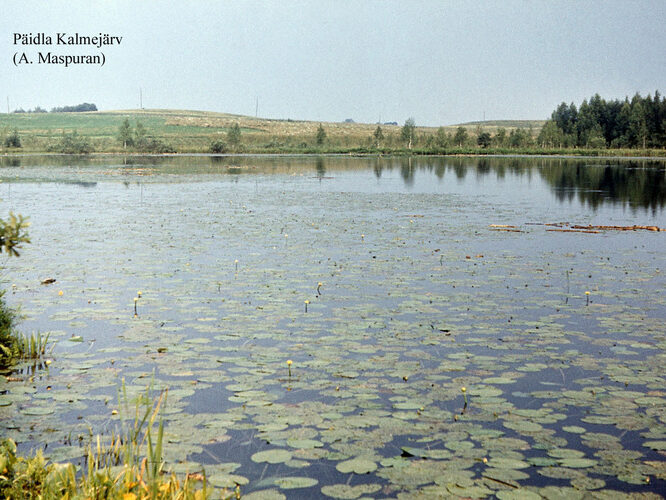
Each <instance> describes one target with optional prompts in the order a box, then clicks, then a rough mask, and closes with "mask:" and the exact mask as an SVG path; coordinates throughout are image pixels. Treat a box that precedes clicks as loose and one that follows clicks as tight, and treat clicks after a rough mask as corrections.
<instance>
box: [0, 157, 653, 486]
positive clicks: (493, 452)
mask: <svg viewBox="0 0 666 500" xmlns="http://www.w3.org/2000/svg"><path fill="white" fill-rule="evenodd" d="M204 160H206V159H204ZM204 160H201V159H197V158H190V159H188V160H187V161H185V160H183V159H180V160H178V161H181V162H182V165H179V166H178V167H177V168H176V167H174V166H173V165H172V164H171V163H169V162H165V163H158V164H157V165H156V166H155V168H154V171H153V175H152V176H151V177H150V178H145V177H144V178H142V183H143V184H142V186H143V188H142V190H143V194H142V197H141V193H140V190H139V186H138V185H135V184H134V183H133V181H132V176H131V175H129V176H127V179H128V185H127V186H125V185H123V184H122V183H119V182H117V177H113V176H112V177H109V176H106V175H105V173H104V172H105V169H106V167H102V166H101V165H100V164H99V163H97V164H93V165H91V166H79V167H77V168H76V169H72V168H66V167H57V166H56V167H54V168H55V169H48V168H43V167H35V168H36V170H31V169H32V167H31V168H25V169H20V170H21V171H22V172H16V169H13V170H11V172H10V173H7V172H5V170H7V169H5V170H2V169H1V168H0V174H6V175H11V176H12V179H13V180H14V181H13V182H14V185H13V187H12V192H13V193H18V192H20V193H21V200H22V203H26V208H25V209H24V208H22V211H25V212H26V213H27V212H29V213H30V215H31V219H32V220H33V227H34V231H35V240H36V241H39V242H40V245H42V246H43V248H40V251H39V252H31V251H29V252H26V253H25V254H24V255H23V256H22V261H21V263H20V264H21V266H20V267H10V268H8V269H7V273H8V274H10V275H11V276H12V281H14V282H15V284H16V285H17V286H16V287H15V288H13V289H12V294H8V299H9V300H10V301H11V302H13V303H16V304H18V303H20V304H21V305H22V306H23V312H24V314H25V315H26V319H25V321H24V323H23V325H22V328H26V329H28V331H44V332H49V335H50V339H53V340H56V341H58V342H57V344H56V345H55V347H54V349H53V352H52V353H51V354H49V360H52V363H51V364H50V365H49V368H48V375H47V374H46V372H44V371H42V372H40V371H32V368H31V366H30V365H29V364H25V365H21V366H20V367H18V371H17V372H16V373H13V374H10V375H9V377H10V379H7V378H0V416H1V417H2V421H3V429H4V430H5V433H6V434H7V435H8V436H11V437H13V438H14V439H17V441H19V446H20V447H21V446H23V447H25V448H26V449H29V448H30V447H33V446H37V445H38V443H39V444H41V445H44V444H47V445H48V447H47V449H48V450H51V449H54V450H57V449H61V448H62V449H63V450H62V451H59V452H58V453H57V454H56V455H55V456H56V457H57V458H58V459H59V460H64V461H71V462H76V460H77V459H79V458H80V457H77V456H76V455H77V452H76V447H77V443H78V440H79V437H82V439H84V440H85V439H86V436H88V435H89V432H90V429H92V430H93V432H94V433H102V434H104V433H105V432H107V433H108V432H109V431H110V428H111V425H110V424H111V423H112V422H115V421H116V420H115V419H117V418H119V415H118V414H117V413H116V414H114V413H113V411H114V410H117V409H116V408H114V407H113V404H112V401H113V399H114V397H113V396H114V394H115V387H116V386H117V385H118V384H119V383H120V380H121V379H122V378H123V377H124V378H125V379H126V381H127V384H126V388H127V392H128V396H130V397H133V396H136V395H138V394H140V393H141V391H142V388H143V387H145V385H146V383H147V381H148V380H150V378H151V377H153V376H154V379H155V384H156V387H157V388H164V387H167V386H168V387H169V402H168V405H167V406H166V407H164V409H163V418H164V422H165V431H164V440H165V442H166V441H168V444H169V445H168V446H165V450H164V459H165V463H166V465H167V466H168V467H172V468H173V469H172V470H181V468H182V471H183V472H184V473H186V472H197V471H199V470H200V469H197V468H196V467H195V466H202V467H205V469H206V474H207V477H209V480H210V481H211V483H212V484H215V485H219V486H227V487H230V488H231V487H233V485H235V484H244V483H245V482H247V484H246V485H245V486H244V488H243V493H244V496H246V495H252V494H253V491H254V490H256V491H254V494H255V496H259V497H261V495H272V496H274V497H276V498H283V497H285V496H286V497H291V496H293V495H301V496H302V497H311V498H312V497H318V496H322V495H328V496H330V497H333V498H360V497H362V496H364V495H365V496H376V495H379V494H381V495H384V492H385V494H386V496H393V497H401V496H402V497H404V498H414V497H417V496H418V495H422V496H424V497H428V496H430V497H433V496H437V495H443V496H446V495H462V496H470V497H473V496H482V495H486V496H491V495H495V496H497V497H502V496H506V497H507V498H508V497H509V495H514V496H516V495H523V496H526V495H534V494H539V495H542V496H544V497H548V496H549V495H550V496H551V497H556V496H557V495H567V496H568V497H575V495H576V494H578V493H580V492H583V491H590V492H597V493H598V494H599V495H607V496H612V495H613V494H615V493H618V492H621V491H622V489H623V488H633V491H636V492H643V493H649V492H656V491H660V488H662V487H663V484H664V483H663V481H664V472H663V465H662V464H663V452H664V448H663V446H664V445H663V442H664V441H666V427H665V426H666V422H665V421H664V418H663V413H664V408H665V407H666V394H664V391H663V388H664V387H665V386H666V379H665V377H664V373H663V356H664V352H665V349H666V337H664V331H663V320H664V315H665V312H666V302H665V298H664V295H663V293H661V290H663V289H664V283H665V282H664V277H663V268H664V264H665V262H664V255H663V251H661V248H662V247H663V232H656V231H610V230H609V231H606V232H604V233H603V234H602V235H595V236H592V235H586V234H581V233H577V232H574V233H552V232H546V231H545V230H536V229H532V228H530V227H528V226H527V225H526V224H525V213H529V214H530V218H532V217H534V220H536V221H538V220H552V218H553V212H555V213H557V214H558V218H561V220H572V221H576V223H580V225H584V226H586V225H593V226H601V225H610V224H612V225H618V226H620V225H621V226H630V225H634V224H636V225H649V226H652V225H654V226H659V227H663V226H664V223H663V214H662V213H661V212H660V211H659V209H658V210H657V211H656V212H654V213H647V212H643V211H637V212H636V211H631V210H629V211H625V210H623V209H622V207H620V206H614V205H613V204H605V205H602V206H599V207H598V208H597V210H596V211H594V210H590V209H588V208H586V207H584V206H583V207H581V205H580V204H577V203H573V202H572V205H568V204H559V202H558V201H555V202H552V201H548V200H551V198H550V194H549V193H550V189H551V187H550V185H549V184H548V183H544V182H542V181H540V179H539V175H541V174H540V172H541V171H542V169H546V170H547V169H549V168H551V167H550V165H552V164H553V163H557V161H558V160H549V161H543V162H542V161H541V160H539V162H538V165H537V166H536V167H528V166H523V167H515V166H511V165H512V163H511V160H505V161H501V162H498V163H497V165H498V168H499V167H500V166H501V167H502V168H505V169H506V170H505V174H506V175H505V177H504V178H500V177H498V178H496V179H491V178H489V177H487V176H486V177H483V179H484V182H483V183H475V181H474V176H469V175H467V176H466V177H464V178H460V177H458V174H459V173H460V174H461V173H462V172H463V171H464V172H471V171H475V168H476V167H475V160H464V161H463V160H460V161H461V162H462V163H461V165H457V164H456V165H457V166H456V165H453V166H447V165H449V163H447V162H448V161H451V160H446V159H442V160H433V159H429V160H427V162H424V163H420V161H421V160H419V159H415V164H416V165H417V169H416V177H415V183H414V184H412V185H411V186H410V187H409V188H407V187H404V185H403V178H402V177H401V173H400V172H401V170H400V169H399V168H398V167H397V166H395V167H393V168H394V170H391V168H390V165H392V163H391V162H392V161H393V160H386V168H384V170H383V174H382V177H381V179H379V183H378V182H377V181H378V179H377V178H375V177H374V174H373V173H372V172H373V171H372V170H371V169H370V170H368V169H367V168H366V167H367V166H368V162H369V161H370V160H366V159H359V160H357V162H349V161H348V160H347V159H330V163H331V168H330V169H331V170H334V169H335V168H338V167H336V165H337V164H340V165H342V164H343V163H344V164H345V167H344V168H345V169H346V170H344V169H342V167H339V168H340V172H339V175H336V177H335V179H331V182H330V183H328V184H327V185H326V186H322V185H319V184H318V183H312V180H311V179H309V178H308V177H307V176H305V177H304V176H300V175H291V174H292V173H295V174H298V173H300V172H302V171H303V169H307V168H310V167H311V166H312V165H310V164H309V163H308V161H307V160H300V159H294V160H293V163H289V162H290V161H292V160H285V159H257V160H250V159H248V161H256V162H257V163H262V162H263V163H264V167H265V169H266V170H264V171H263V172H262V170H261V168H259V169H256V170H255V169H252V170H248V171H247V173H243V174H236V175H235V176H234V180H233V181H232V180H231V179H230V177H229V175H228V174H223V173H221V171H220V170H219V169H217V170H216V171H215V173H211V172H210V171H209V169H208V170H207V169H206V168H202V165H201V162H202V161H204ZM94 161H96V160H94ZM174 161H176V160H174ZM326 161H327V162H329V160H328V159H327V160H326ZM456 161H458V160H456ZM382 162H383V160H382ZM466 162H467V163H466ZM286 164H289V165H291V166H285V165H286ZM112 168H113V167H112ZM456 168H457V169H458V170H457V171H456ZM572 168H575V165H572ZM280 169H291V170H289V171H288V172H286V171H285V172H283V173H277V174H275V173H271V172H272V171H273V170H279V171H280V172H282V170H280ZM436 171H440V173H441V174H442V176H441V180H440V177H438V176H437V175H435V172H436ZM180 172H187V174H188V175H187V176H182V175H180ZM244 172H245V171H244ZM507 172H508V173H507ZM526 172H532V174H536V175H532V176H531V177H530V182H529V183H528V182H527V178H528V177H529V176H528V175H527V173H526ZM18 175H25V176H26V178H25V179H24V180H23V181H21V182H18V179H17V178H16V177H15V176H18ZM35 175H38V176H39V177H40V179H41V180H49V179H50V180H52V181H59V180H62V179H70V180H71V179H72V178H77V179H78V178H85V179H86V180H90V179H95V180H96V181H98V182H97V184H96V185H95V187H94V188H91V187H87V188H85V189H88V190H90V189H94V194H95V196H94V197H89V196H80V195H81V191H80V190H81V189H83V188H82V187H81V186H79V185H77V184H53V183H37V182H33V180H34V177H31V176H35ZM484 175H487V174H484ZM0 176H1V175H0ZM491 177H492V176H491ZM31 179H32V180H31ZM24 181H25V182H24ZM528 184H529V187H528ZM507 188H510V189H515V190H516V195H515V196H513V195H512V196H511V197H508V196H507V195H506V190H507ZM54 189H57V190H58V194H59V197H60V198H61V199H63V200H69V201H68V203H67V204H66V210H64V211H61V210H57V211H56V208H55V207H52V206H51V204H49V203H48V202H47V200H48V197H46V198H45V197H44V196H43V194H44V192H43V191H44V190H46V191H49V192H50V190H54ZM86 193H92V191H86ZM16 196H18V194H16ZM220 200H223V201H224V202H223V203H220ZM227 200H228V201H227ZM547 201H548V202H547ZM133 203H141V206H142V210H140V211H134V212H132V213H131V214H128V212H127V210H126V207H127V206H132V204H133ZM553 203H557V204H556V205H553ZM101 206H103V207H104V210H100V209H99V207H101ZM184 213H187V217H188V218H187V220H188V222H187V224H183V216H184ZM488 213H492V214H493V219H494V220H495V221H497V223H498V224H506V225H507V226H516V227H517V228H521V230H522V231H523V232H521V233H513V232H509V231H488V230H487V226H488V221H487V214H488ZM416 215H419V217H416ZM410 221H411V222H410ZM109 227H115V228H119V230H118V234H117V235H116V236H117V237H115V238H111V239H110V238H108V228H109ZM498 229H499V228H498ZM72 231H74V232H75V233H76V234H80V235H81V237H80V238H77V239H74V240H72V239H71V238H66V235H67V234H71V233H72ZM287 234H288V236H287ZM359 234H360V235H361V237H360V238H359ZM585 238H588V239H587V240H586V239H585ZM589 238H595V239H596V238H604V245H602V246H598V245H595V246H594V247H591V246H590V245H591V243H589ZM287 241H288V244H287ZM595 241H600V240H595ZM280 242H283V243H282V244H280ZM65 245H67V248H68V253H67V255H66V256H65V255H63V254H62V253H59V251H58V248H62V247H65ZM128 256H130V257H128ZM239 256H242V258H241V257H239ZM466 256H469V257H470V258H469V259H467V258H465V257H466ZM481 256H483V257H481ZM130 258H131V261H130V260H129V259H130ZM240 260H242V263H243V264H242V266H241V265H240V262H239V261H240ZM232 262H233V268H232V266H230V263H232ZM10 266H16V264H15V263H10ZM241 271H242V272H241ZM47 273H48V274H47ZM44 275H47V276H48V275H53V276H57V280H58V281H57V282H58V286H59V287H60V288H62V290H63V292H64V293H63V295H54V290H53V289H49V287H46V286H41V285H40V279H41V277H43V276H44ZM324 283H325V286H324V285H323V284H324ZM313 284H317V286H316V287H313ZM128 287H129V288H128ZM138 289H142V290H144V292H145V293H141V292H137V293H136V296H135V297H134V298H135V299H136V300H135V301H134V302H135V304H136V309H135V311H134V314H136V315H137V317H133V314H132V315H128V314H127V300H129V297H128V295H127V290H138ZM584 291H589V292H590V294H589V295H585V294H584ZM148 292H150V293H148ZM583 297H585V301H583ZM299 300H303V301H304V309H306V308H307V314H305V315H304V314H303V310H299V309H298V303H299ZM305 300H307V301H308V302H307V303H305ZM65 340H68V341H67V342H65ZM285 360H289V361H292V360H293V361H292V363H289V362H288V361H287V367H286V368H287V369H286V370H285ZM153 374H154V375H153ZM463 387H464V388H465V391H462V390H461V388H463ZM285 389H288V390H285ZM463 405H464V406H463ZM461 408H464V412H463V413H462V414H461ZM28 426H29V427H30V428H31V430H30V432H26V431H25V429H27V428H28ZM70 436H71V437H70ZM63 440H71V444H67V445H65V446H61V444H62V441H63ZM68 442H69V441H68ZM350 475H351V477H352V479H351V482H349V483H347V481H348V480H349V476H350ZM646 478H649V482H648V481H647V480H646ZM264 480H265V481H266V482H265V483H264V482H263V481H264ZM357 481H358V482H357ZM361 481H362V482H361ZM366 482H367V484H366ZM255 484H256V485H255ZM382 490H383V492H382V493H379V492H380V491H382Z"/></svg>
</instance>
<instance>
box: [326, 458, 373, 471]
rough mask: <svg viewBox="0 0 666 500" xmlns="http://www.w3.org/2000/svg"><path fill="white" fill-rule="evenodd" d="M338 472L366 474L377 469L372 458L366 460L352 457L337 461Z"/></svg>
mask: <svg viewBox="0 0 666 500" xmlns="http://www.w3.org/2000/svg"><path fill="white" fill-rule="evenodd" d="M335 468H336V469H338V471H339V472H342V473H343V474H346V473H349V472H353V473H355V474H367V473H369V472H373V471H375V470H377V463H376V462H373V461H372V460H367V459H365V458H361V457H359V458H353V459H351V460H345V461H344V462H339V463H338V464H337V465H336V466H335Z"/></svg>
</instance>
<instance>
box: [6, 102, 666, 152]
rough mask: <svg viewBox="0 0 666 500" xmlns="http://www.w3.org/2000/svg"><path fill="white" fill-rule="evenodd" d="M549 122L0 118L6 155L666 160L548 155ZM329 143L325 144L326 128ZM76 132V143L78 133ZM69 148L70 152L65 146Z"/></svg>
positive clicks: (168, 114)
mask: <svg viewBox="0 0 666 500" xmlns="http://www.w3.org/2000/svg"><path fill="white" fill-rule="evenodd" d="M125 119H128V120H129V122H130V124H131V126H132V128H133V129H135V127H136V125H137V124H139V123H140V124H141V125H143V127H144V128H145V130H146V134H147V137H149V138H150V139H155V140H156V142H155V141H154V142H153V145H155V144H156V143H157V144H159V145H161V146H164V147H162V149H159V148H153V149H143V150H141V149H139V150H137V149H136V148H131V147H130V148H127V149H126V148H123V144H122V143H121V142H120V141H119V139H118V135H119V128H120V126H121V124H122V123H123V121H124V120H125ZM544 123H545V122H544V121H543V120H493V121H485V122H468V123H464V124H460V125H449V126H443V127H418V126H417V127H416V129H415V136H414V140H413V144H412V148H411V149H408V147H407V145H406V144H405V142H404V141H403V140H402V139H401V138H400V132H401V129H402V125H381V129H382V134H383V138H382V139H381V140H379V141H377V140H376V138H375V137H374V133H375V130H376V129H377V124H374V123H373V124H370V123H346V122H344V123H343V122H315V121H299V120H277V119H266V118H255V117H250V116H243V115H233V114H227V113H214V112H209V111H184V110H160V109H150V110H149V109H143V110H119V111H104V112H85V113H11V114H0V154H15V153H41V152H69V153H72V152H97V153H134V152H137V151H138V152H177V153H208V152H210V151H211V144H212V143H214V142H216V141H221V142H223V143H225V150H224V151H225V152H229V153H315V154H321V153H352V154H574V155H575V154H588V155H603V154H613V155H617V156H636V155H639V156H663V155H664V151H663V150H659V151H650V150H646V151H638V150H626V151H619V150H614V151H612V152H611V151H608V150H605V149H601V150H588V149H585V150H581V149H570V150H563V149H554V150H544V149H542V148H540V147H539V146H538V144H536V137H537V136H538V134H539V131H540V130H541V127H542V126H543V124H544ZM235 124H238V126H239V127H240V130H241V143H240V145H239V146H238V147H233V146H232V145H230V144H228V136H227V134H228V131H229V129H230V127H232V126H233V125H235ZM320 124H321V126H322V127H323V128H324V131H325V132H326V139H325V141H324V142H323V144H317V142H316V135H317V129H318V128H319V126H320ZM459 127H464V128H465V129H466V131H467V139H466V141H465V142H464V143H463V144H458V143H456V141H454V139H453V137H454V134H455V133H456V130H457V129H458V128H459ZM500 129H504V130H505V133H506V134H505V135H506V137H507V138H508V137H509V136H510V134H511V133H512V131H520V132H521V133H522V135H523V137H524V138H525V139H524V141H523V143H522V144H520V145H518V146H516V145H514V146H513V147H512V146H510V145H509V141H508V140H505V141H504V143H498V141H497V140H496V139H493V142H492V144H491V146H490V147H489V148H485V149H484V148H481V147H480V146H478V145H477V137H478V135H479V134H480V133H482V132H488V133H490V134H491V136H493V138H495V136H496V134H497V133H498V130H500ZM14 131H17V132H18V135H19V137H20V140H21V148H13V147H8V146H7V144H6V141H5V139H6V138H8V137H9V136H10V135H11V134H12V133H13V132H14ZM74 133H75V134H76V135H75V136H74V138H72V134H74ZM77 141H78V142H84V143H85V146H86V147H85V148H83V149H82V150H81V151H77V150H76V148H74V150H72V148H71V144H72V142H74V143H77ZM65 142H66V143H67V144H68V145H69V146H68V147H64V146H63V143H65Z"/></svg>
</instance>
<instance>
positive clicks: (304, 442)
mask: <svg viewBox="0 0 666 500" xmlns="http://www.w3.org/2000/svg"><path fill="white" fill-rule="evenodd" d="M287 444H288V445H289V446H291V447H292V448H302V449H304V450H307V449H311V448H321V447H322V446H324V443H322V442H321V441H317V440H316V439H287Z"/></svg>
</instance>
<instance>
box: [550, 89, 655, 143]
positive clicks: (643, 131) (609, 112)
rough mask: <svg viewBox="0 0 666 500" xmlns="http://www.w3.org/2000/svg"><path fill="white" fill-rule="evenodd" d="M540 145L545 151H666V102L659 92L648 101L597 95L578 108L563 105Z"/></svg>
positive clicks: (649, 97)
mask: <svg viewBox="0 0 666 500" xmlns="http://www.w3.org/2000/svg"><path fill="white" fill-rule="evenodd" d="M537 142H538V143H539V144H540V145H541V146H543V147H591V148H605V147H610V148H643V149H646V148H663V147H666V99H664V98H662V97H661V96H660V95H659V91H657V92H655V93H654V97H651V96H650V94H648V95H647V97H641V95H640V94H638V93H637V94H636V95H634V97H632V98H631V100H629V98H628V97H627V98H625V99H624V101H620V100H617V99H615V100H612V101H606V100H605V99H603V98H601V97H600V96H599V94H595V95H594V96H593V97H592V98H591V99H590V100H589V101H587V100H584V101H583V102H582V103H581V104H580V106H579V107H578V108H576V105H575V104H574V103H571V104H566V103H564V102H563V103H562V104H560V105H559V106H558V107H557V109H556V110H555V111H553V113H552V115H551V119H550V120H549V121H547V122H546V124H545V125H544V127H543V129H542V130H541V133H540V134H539V137H538V139H537Z"/></svg>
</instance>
